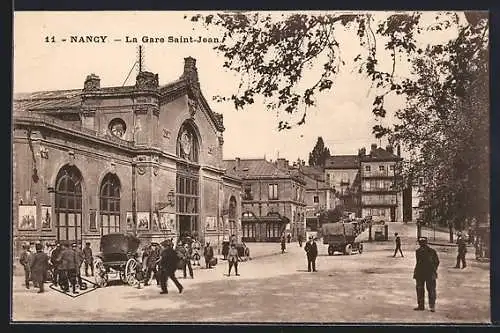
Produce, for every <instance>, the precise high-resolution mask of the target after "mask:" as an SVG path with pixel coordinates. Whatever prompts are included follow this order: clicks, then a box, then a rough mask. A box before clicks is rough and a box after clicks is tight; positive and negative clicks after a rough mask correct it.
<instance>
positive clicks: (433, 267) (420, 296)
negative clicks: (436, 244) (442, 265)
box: [413, 237, 439, 312]
mask: <svg viewBox="0 0 500 333" xmlns="http://www.w3.org/2000/svg"><path fill="white" fill-rule="evenodd" d="M418 243H419V245H420V247H419V248H418V249H417V251H415V255H416V258H417V263H416V265H415V270H414V272H413V278H414V279H415V280H416V287H417V288H416V289H417V303H418V306H417V307H416V308H415V309H414V310H416V311H423V310H424V309H425V307H424V303H425V289H424V287H425V288H427V293H428V297H429V308H430V310H431V312H434V311H435V304H436V279H437V269H438V266H439V258H438V255H437V253H436V251H435V250H434V249H432V248H430V247H429V246H428V245H427V237H420V238H419V239H418Z"/></svg>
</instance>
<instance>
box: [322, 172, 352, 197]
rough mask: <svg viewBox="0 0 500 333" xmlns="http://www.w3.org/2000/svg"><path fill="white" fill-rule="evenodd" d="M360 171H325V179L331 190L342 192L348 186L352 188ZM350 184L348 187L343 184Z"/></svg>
mask: <svg viewBox="0 0 500 333" xmlns="http://www.w3.org/2000/svg"><path fill="white" fill-rule="evenodd" d="M358 173H359V169H358V168H356V169H325V177H326V178H325V179H326V182H327V185H328V186H330V187H331V188H334V189H336V190H337V191H338V192H341V190H342V189H345V188H346V187H347V186H352V183H353V182H354V179H356V176H357V174H358ZM346 182H347V183H348V185H342V184H343V183H346Z"/></svg>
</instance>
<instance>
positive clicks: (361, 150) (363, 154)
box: [358, 147, 366, 156]
mask: <svg viewBox="0 0 500 333" xmlns="http://www.w3.org/2000/svg"><path fill="white" fill-rule="evenodd" d="M365 155H366V148H364V147H363V148H361V149H359V150H358V156H365Z"/></svg>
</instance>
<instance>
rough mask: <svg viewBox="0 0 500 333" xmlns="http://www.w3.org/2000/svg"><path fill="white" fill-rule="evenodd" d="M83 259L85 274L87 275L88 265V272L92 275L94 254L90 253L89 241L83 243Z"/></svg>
mask: <svg viewBox="0 0 500 333" xmlns="http://www.w3.org/2000/svg"><path fill="white" fill-rule="evenodd" d="M83 260H84V263H85V276H89V266H90V272H91V274H92V275H94V265H93V264H94V256H93V255H92V249H91V248H90V242H86V243H85V247H84V248H83Z"/></svg>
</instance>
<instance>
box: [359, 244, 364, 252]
mask: <svg viewBox="0 0 500 333" xmlns="http://www.w3.org/2000/svg"><path fill="white" fill-rule="evenodd" d="M358 252H359V254H361V253H363V243H359V245H358Z"/></svg>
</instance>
